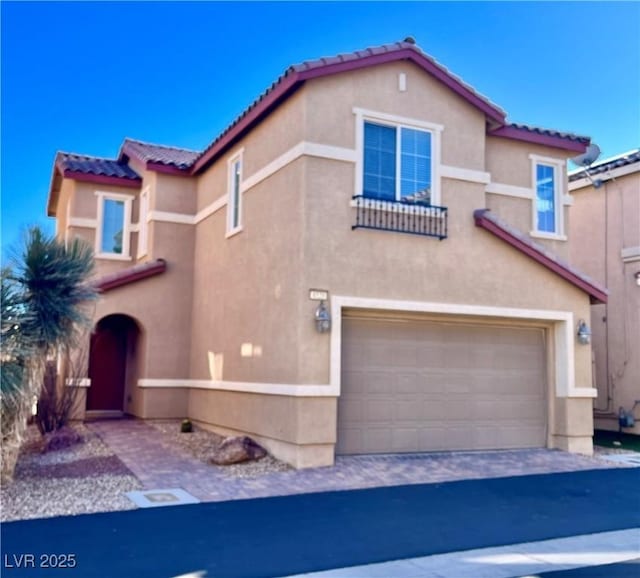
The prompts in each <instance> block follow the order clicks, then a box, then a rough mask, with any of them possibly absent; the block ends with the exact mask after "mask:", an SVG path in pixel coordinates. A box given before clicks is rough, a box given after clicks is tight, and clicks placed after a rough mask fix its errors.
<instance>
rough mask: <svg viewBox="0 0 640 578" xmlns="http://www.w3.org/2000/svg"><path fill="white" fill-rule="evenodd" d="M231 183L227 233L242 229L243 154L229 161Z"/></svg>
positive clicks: (228, 191) (228, 194)
mask: <svg viewBox="0 0 640 578" xmlns="http://www.w3.org/2000/svg"><path fill="white" fill-rule="evenodd" d="M228 174H229V183H228V188H227V198H228V200H227V234H228V235H229V234H233V233H236V232H238V231H241V230H242V195H241V193H240V183H241V182H242V154H241V153H240V154H238V155H236V156H235V157H233V158H231V159H230V160H229V163H228Z"/></svg>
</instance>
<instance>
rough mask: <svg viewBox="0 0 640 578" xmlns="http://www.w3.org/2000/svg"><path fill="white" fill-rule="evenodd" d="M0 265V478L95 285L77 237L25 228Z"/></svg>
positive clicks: (89, 254) (79, 328)
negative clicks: (7, 261) (20, 244)
mask: <svg viewBox="0 0 640 578" xmlns="http://www.w3.org/2000/svg"><path fill="white" fill-rule="evenodd" d="M12 261H13V263H12V264H11V265H10V266H8V267H5V268H3V269H2V295H1V297H2V321H1V325H2V355H1V356H0V362H1V364H2V370H1V372H0V373H1V377H0V382H1V388H0V402H1V403H0V406H1V408H0V409H1V415H0V429H1V433H2V440H1V441H2V478H3V479H8V478H10V477H11V476H12V474H13V470H14V468H15V462H16V460H17V457H18V451H19V448H20V443H21V441H22V436H23V434H24V431H25V428H26V419H27V417H28V416H29V415H30V413H31V407H32V405H33V402H34V400H35V399H37V397H38V395H39V393H40V390H41V388H42V384H43V381H44V376H45V371H46V366H47V362H48V361H51V360H55V359H56V358H57V357H58V355H60V354H65V355H66V354H67V353H68V352H69V351H70V350H71V349H72V348H73V347H74V346H75V345H76V344H77V343H78V340H79V338H80V337H81V335H82V334H83V329H85V328H86V327H87V326H88V325H89V324H90V318H89V315H88V313H89V310H88V305H89V303H90V302H91V301H92V300H93V299H94V298H95V295H96V292H95V289H94V288H93V287H92V286H91V285H90V284H89V282H88V280H89V277H90V275H91V274H92V272H93V251H92V249H91V247H90V246H89V245H88V244H87V243H85V242H84V241H81V240H74V241H71V242H70V243H68V245H65V243H63V242H62V241H59V240H58V239H56V238H54V237H49V236H47V235H45V234H44V233H43V232H42V231H41V230H40V229H39V228H38V227H33V228H31V229H30V230H29V231H28V233H27V236H26V240H25V243H24V248H23V250H22V252H21V254H19V255H18V256H17V257H15V258H14V259H13V260H12Z"/></svg>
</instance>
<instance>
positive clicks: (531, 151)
mask: <svg viewBox="0 0 640 578" xmlns="http://www.w3.org/2000/svg"><path fill="white" fill-rule="evenodd" d="M529 155H537V156H540V157H545V158H550V159H554V160H558V161H565V163H566V160H567V159H568V158H570V157H571V156H574V153H570V152H568V151H563V150H561V149H554V148H551V147H546V146H541V145H535V144H531V143H524V142H519V141H514V140H511V139H505V138H499V137H490V136H487V137H486V169H485V170H486V171H487V172H489V173H490V174H491V182H492V183H498V184H501V185H512V186H517V187H525V188H528V189H530V190H531V194H532V195H535V190H534V189H533V187H534V184H533V172H532V171H533V168H532V167H533V164H532V160H531V158H530V157H529ZM566 175H567V167H566V164H565V165H564V168H563V183H562V187H563V192H564V193H565V194H566V193H567V188H566V180H567V176H566ZM487 207H488V208H490V209H491V210H492V211H493V212H495V213H496V214H498V215H499V216H500V217H501V218H503V219H505V220H506V221H507V222H508V223H510V224H511V225H512V226H513V227H516V228H517V229H519V230H520V231H521V232H522V233H524V234H525V235H529V234H530V232H531V231H532V229H533V210H534V204H533V203H532V202H531V201H530V200H529V199H520V198H517V197H509V196H505V195H498V194H492V193H487ZM569 215H570V207H568V206H566V205H564V206H563V216H564V220H563V223H564V225H563V226H564V232H565V235H566V234H567V232H568V231H569ZM533 240H535V242H536V243H540V244H541V245H544V246H545V247H546V248H547V249H548V250H549V251H551V252H553V253H555V254H556V255H558V256H559V257H562V258H563V259H568V258H569V249H568V245H567V243H566V241H557V240H553V239H543V238H540V237H535V238H534V239H533Z"/></svg>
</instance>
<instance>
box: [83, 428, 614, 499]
mask: <svg viewBox="0 0 640 578" xmlns="http://www.w3.org/2000/svg"><path fill="white" fill-rule="evenodd" d="M87 427H89V428H90V429H91V430H93V431H94V432H96V433H97V434H98V435H100V437H101V438H102V440H103V441H104V442H105V443H106V444H107V445H108V446H110V447H111V449H112V450H113V451H114V452H115V453H116V454H117V455H118V457H119V458H120V459H121V460H122V461H123V462H124V464H125V465H126V466H127V467H128V468H129V469H130V470H131V471H132V472H133V474H134V475H135V476H136V477H137V478H138V479H139V480H140V482H141V483H142V484H143V486H144V489H147V490H152V489H162V488H182V489H184V490H186V491H187V492H189V493H190V494H192V495H193V496H195V497H196V498H198V499H200V500H201V501H223V500H234V499H244V498H257V497H266V496H279V495H286V494H299V493H305V492H321V491H330V490H347V489H358V488H372V487H380V486H396V485H402V484H425V483H437V482H447V481H454V480H463V479H478V478H497V477H506V476H517V475H528V474H545V473H555V472H570V471H578V470H593V469H606V468H615V467H625V466H624V465H622V464H616V463H613V462H608V461H605V460H603V459H601V458H595V457H594V458H590V457H586V456H579V455H575V454H569V453H566V452H561V451H557V450H546V449H527V450H502V451H487V452H438V453H427V454H398V455H380V456H338V457H337V459H336V464H335V466H334V467H325V468H310V469H305V470H290V471H286V472H275V473H270V474H265V475H263V476H260V477H256V478H248V479H247V478H243V479H239V478H236V477H232V476H231V475H229V474H227V473H225V470H224V468H223V467H219V466H212V465H207V464H204V463H203V462H201V461H199V460H197V459H195V458H193V457H191V456H189V455H187V454H185V453H181V452H180V450H179V449H177V448H175V447H173V446H169V445H163V443H162V434H160V433H159V432H158V430H156V429H155V428H154V427H153V426H151V425H148V424H146V423H145V422H144V421H141V420H137V419H123V420H104V421H96V422H90V423H88V424H87Z"/></svg>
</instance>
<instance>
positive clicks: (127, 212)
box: [95, 191, 134, 261]
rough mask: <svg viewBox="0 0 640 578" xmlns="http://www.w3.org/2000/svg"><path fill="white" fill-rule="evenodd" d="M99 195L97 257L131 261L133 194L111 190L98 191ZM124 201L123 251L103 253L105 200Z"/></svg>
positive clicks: (97, 194)
mask: <svg viewBox="0 0 640 578" xmlns="http://www.w3.org/2000/svg"><path fill="white" fill-rule="evenodd" d="M95 194H96V196H97V197H98V218H97V227H96V245H95V246H96V250H95V257H96V259H108V260H113V261H131V205H132V203H133V199H134V196H133V195H123V194H122V193H113V192H109V191H96V193H95ZM105 200H112V201H123V202H124V229H123V232H122V253H120V254H118V253H103V252H102V219H103V215H104V201H105Z"/></svg>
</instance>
